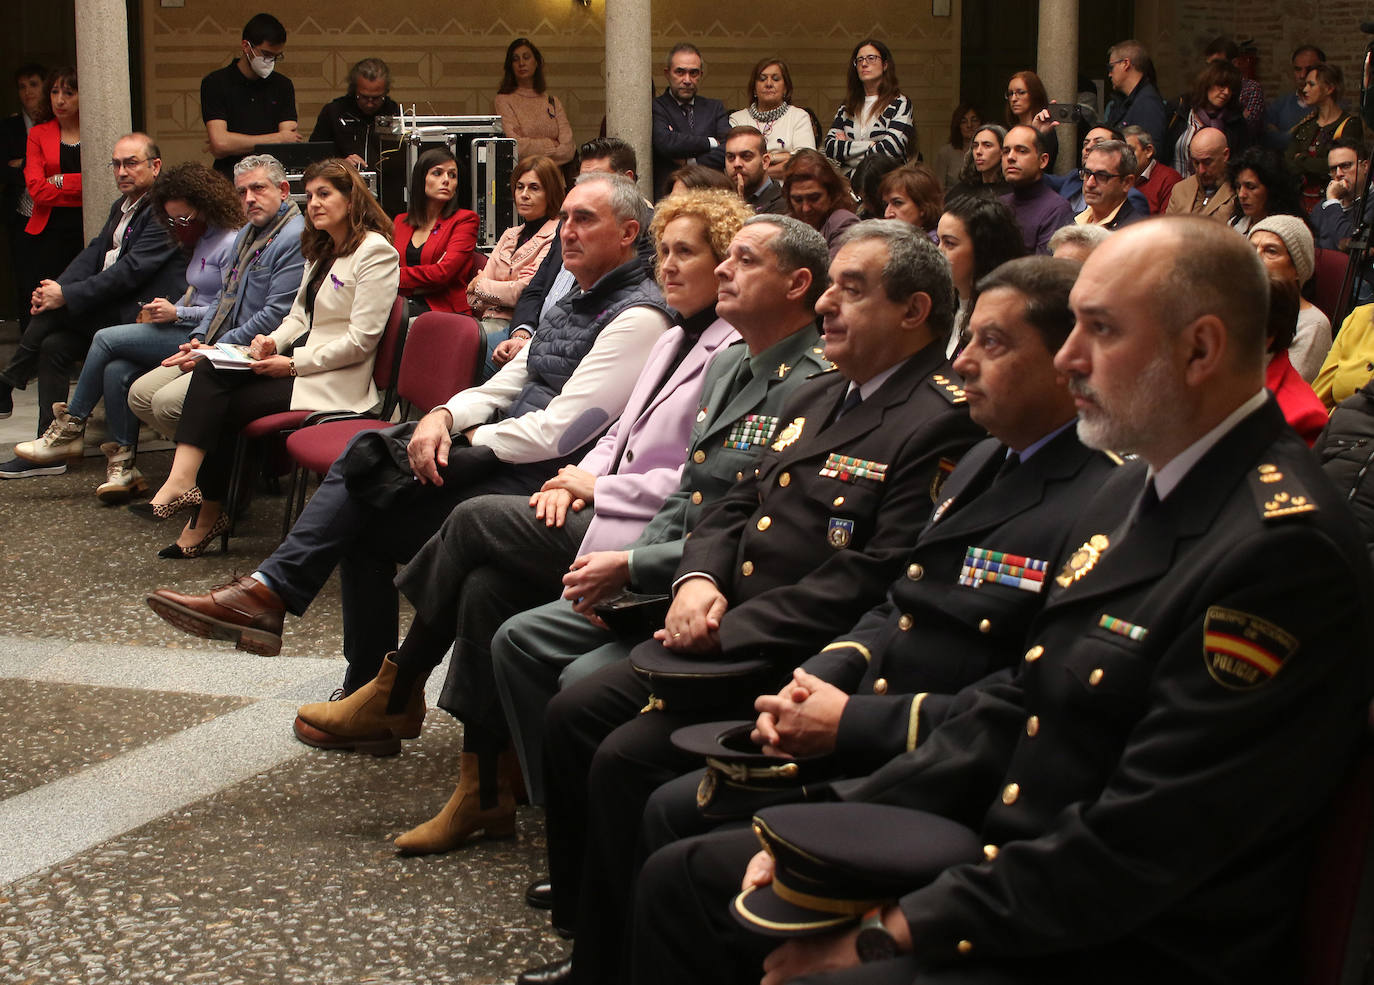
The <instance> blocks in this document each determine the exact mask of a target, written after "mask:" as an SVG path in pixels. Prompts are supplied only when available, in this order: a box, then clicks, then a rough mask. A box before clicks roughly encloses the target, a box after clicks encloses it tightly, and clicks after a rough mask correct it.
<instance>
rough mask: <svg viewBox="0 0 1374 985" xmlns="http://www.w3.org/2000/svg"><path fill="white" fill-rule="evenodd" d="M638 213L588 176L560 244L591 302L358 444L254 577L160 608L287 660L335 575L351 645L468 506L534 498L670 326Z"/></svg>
mask: <svg viewBox="0 0 1374 985" xmlns="http://www.w3.org/2000/svg"><path fill="white" fill-rule="evenodd" d="M640 208H641V203H640V198H639V193H638V191H636V189H635V186H634V184H633V182H631V181H630V180H629V179H627V178H624V177H622V176H620V175H606V174H593V175H583V176H582V177H581V178H580V179H578V183H577V185H576V187H574V188H573V189H572V191H570V192H569V193H568V197H567V199H566V200H565V201H564V203H563V210H562V219H563V226H562V231H561V233H560V235H561V237H562V245H563V262H564V264H565V266H567V268H568V269H569V270H570V271H571V272H572V273H573V275H574V276H575V277H576V279H577V285H578V290H577V291H575V292H573V293H571V294H569V295H568V296H567V297H566V298H564V299H563V300H561V301H560V302H559V303H558V304H557V305H555V306H554V307H553V308H551V309H549V311H547V312H546V313H545V314H544V316H543V318H542V319H541V322H540V330H539V333H538V335H537V336H536V341H535V342H532V343H531V344H530V345H529V346H527V347H526V348H524V349H522V350H521V351H520V352H519V353H518V354H516V356H515V357H514V358H513V359H512V360H511V361H510V362H509V363H508V364H506V365H505V366H504V367H502V369H501V370H500V371H499V372H498V373H497V374H496V375H495V376H493V377H492V378H491V379H490V380H488V381H487V382H486V383H484V384H483V385H482V386H480V387H472V388H470V389H466V390H463V391H461V392H460V393H458V394H456V395H455V396H454V397H453V398H452V399H450V400H449V401H448V402H447V403H446V404H444V405H443V406H442V407H437V408H435V409H434V410H432V411H430V412H429V413H428V414H426V415H425V416H424V417H423V418H421V419H420V421H419V423H418V424H416V425H414V428H413V432H411V430H410V426H409V425H401V426H400V427H399V428H393V429H391V430H390V431H387V432H374V434H380V435H381V436H382V440H385V442H386V443H385V444H384V445H383V446H382V447H378V445H379V444H380V441H379V439H368V436H364V439H366V443H364V440H358V441H355V442H354V444H353V445H351V446H350V448H349V450H348V451H346V452H345V453H344V454H343V455H342V456H340V458H339V460H338V461H337V462H335V464H334V467H333V468H331V469H330V472H329V475H328V476H327V477H326V478H325V481H324V482H323V483H322V484H321V486H320V488H319V490H318V491H316V493H315V495H314V497H313V498H312V499H311V501H310V504H309V506H307V508H306V510H305V512H304V513H302V514H301V516H300V518H299V519H298V520H297V521H296V525H295V527H294V528H293V529H292V531H291V535H290V536H289V537H287V539H286V540H285V541H283V542H282V544H281V546H280V547H278V548H277V550H276V551H275V552H273V554H272V556H271V557H270V558H268V559H267V560H266V561H264V562H263V564H262V565H261V567H260V568H259V569H258V571H256V572H254V574H253V575H247V576H244V577H242V578H240V579H238V580H237V581H236V582H234V583H233V584H232V585H229V586H226V587H224V588H222V589H217V590H215V591H212V592H210V593H207V594H205V595H195V596H190V595H182V594H180V593H178V592H174V591H171V590H167V589H159V590H158V591H157V592H156V593H154V594H153V595H151V596H149V597H148V602H149V605H150V606H152V608H153V609H154V611H156V612H157V613H158V614H159V615H161V616H162V617H163V618H164V619H167V620H168V621H169V622H171V623H172V624H173V625H175V626H177V627H178V628H180V629H183V630H185V631H187V632H190V633H194V634H196V635H201V636H211V637H215V638H217V639H231V640H234V641H235V642H236V643H237V644H238V646H239V648H240V649H247V650H250V651H252V652H261V653H268V654H275V653H277V652H279V651H280V649H281V627H282V622H283V614H284V612H285V611H287V610H289V611H291V612H292V613H294V614H296V615H300V614H302V613H304V612H305V609H306V608H307V607H308V606H309V605H310V603H311V601H313V600H314V598H315V596H316V595H317V594H318V592H319V590H320V589H321V588H322V587H323V586H324V583H325V581H326V580H327V579H328V577H329V575H330V573H331V572H332V571H333V570H334V567H335V566H336V565H337V566H339V567H340V568H341V577H342V581H343V592H344V604H343V608H344V638H345V641H346V644H345V648H346V649H347V642H348V641H349V639H350V635H351V634H350V623H351V621H352V619H353V618H356V615H357V613H359V612H361V611H363V610H365V609H368V608H375V607H376V606H378V605H386V606H389V607H391V608H392V609H393V610H395V608H396V606H397V605H398V599H397V594H396V589H395V586H394V585H393V584H392V578H393V577H394V575H395V567H396V565H397V564H401V563H404V562H406V561H408V560H409V559H410V558H411V557H412V556H413V555H414V553H415V551H416V550H417V549H418V548H419V546H420V545H421V544H423V543H424V542H425V540H426V539H428V538H429V536H430V535H431V534H433V533H434V531H436V530H437V529H438V528H439V526H440V524H441V523H442V522H443V520H444V518H445V517H447V516H448V514H449V512H450V511H451V510H452V509H453V507H454V506H455V505H456V504H457V503H459V502H461V501H462V500H465V499H467V498H469V497H471V496H475V495H480V494H483V493H529V492H530V491H531V490H534V489H537V488H538V487H539V485H540V483H542V482H543V481H544V480H545V479H547V478H548V477H549V476H551V475H553V474H554V473H555V472H556V471H557V470H558V468H559V466H560V465H563V464H565V463H568V462H574V461H576V460H577V459H578V458H579V457H580V456H581V454H582V453H583V452H584V451H586V450H587V449H588V448H590V446H591V443H592V442H594V441H595V440H596V439H597V438H598V437H599V435H600V434H601V432H602V431H604V430H605V429H606V428H607V427H608V426H610V425H611V424H612V423H613V422H614V421H615V420H616V418H617V417H619V415H620V412H621V410H622V409H623V408H624V406H625V402H626V400H627V399H628V398H629V394H630V390H631V388H632V387H633V385H634V382H635V378H636V376H637V375H638V373H639V368H640V367H641V366H642V365H643V363H644V361H645V360H646V359H647V358H648V355H649V350H650V349H651V348H652V347H653V344H654V342H655V341H656V340H657V339H658V337H659V335H661V334H662V333H663V332H664V330H665V329H666V328H667V327H668V316H667V314H666V313H665V310H664V305H663V299H662V296H661V295H660V294H659V293H658V289H657V288H656V287H655V286H654V284H653V282H652V280H650V278H649V276H648V275H647V274H646V273H645V271H644V270H643V268H642V266H641V265H640V264H639V261H638V258H637V257H636V255H635V240H636V237H637V236H638V235H639V220H638V219H637V218H636V217H637V216H638V215H639V210H640ZM407 435H408V441H407V440H406V439H407ZM403 442H404V443H405V447H404V450H402V449H401V447H400V446H401V444H402V443H403ZM402 457H404V460H405V465H404V467H402V466H401V465H399V464H398V463H399V459H400V458H402ZM393 458H394V459H396V461H392V459H393ZM407 478H408V480H409V481H408V482H407V481H405V480H406V479H407ZM398 487H399V488H398ZM350 613H352V614H353V615H350Z"/></svg>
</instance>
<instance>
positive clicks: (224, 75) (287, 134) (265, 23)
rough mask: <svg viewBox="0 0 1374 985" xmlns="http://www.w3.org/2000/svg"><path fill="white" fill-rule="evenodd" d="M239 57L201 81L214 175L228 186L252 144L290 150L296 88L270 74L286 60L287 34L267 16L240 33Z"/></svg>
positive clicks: (294, 136)
mask: <svg viewBox="0 0 1374 985" xmlns="http://www.w3.org/2000/svg"><path fill="white" fill-rule="evenodd" d="M239 45H240V51H239V55H238V57H237V58H235V59H234V60H233V61H232V62H230V63H229V64H228V65H226V66H224V68H220V69H216V70H215V71H213V72H211V73H210V74H209V75H207V76H206V77H205V78H203V79H201V80H200V115H201V117H202V118H203V119H204V120H205V136H206V143H207V144H208V146H209V150H210V153H211V154H213V155H214V157H215V170H216V171H218V172H220V173H221V174H223V175H224V176H225V177H226V178H228V179H229V180H230V181H232V180H233V178H234V165H235V164H237V163H238V162H239V161H240V160H241V159H243V158H244V157H245V156H247V155H248V154H251V153H253V147H254V146H255V145H257V144H294V143H297V142H298V141H300V139H301V135H300V133H299V131H298V130H297V127H296V88H295V86H293V85H292V84H291V80H290V79H288V78H287V77H286V76H284V75H281V74H278V73H277V72H276V71H275V70H276V67H277V63H278V62H280V61H281V60H282V59H283V58H284V57H285V54H284V53H285V51H286V28H285V27H283V26H282V23H281V21H279V20H277V19H276V18H275V17H273V16H272V15H271V14H256V15H254V17H253V18H252V19H251V20H250V21H249V22H248V23H247V24H245V25H244V27H243V40H242V41H240V42H239Z"/></svg>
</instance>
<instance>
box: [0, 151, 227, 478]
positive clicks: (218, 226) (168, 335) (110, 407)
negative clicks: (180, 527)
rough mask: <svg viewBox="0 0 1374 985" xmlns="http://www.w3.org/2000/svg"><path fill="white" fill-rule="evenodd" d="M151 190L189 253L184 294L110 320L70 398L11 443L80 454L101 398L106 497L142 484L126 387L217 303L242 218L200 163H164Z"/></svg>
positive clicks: (223, 184) (156, 216) (53, 454)
mask: <svg viewBox="0 0 1374 985" xmlns="http://www.w3.org/2000/svg"><path fill="white" fill-rule="evenodd" d="M148 195H149V200H150V203H151V204H150V205H149V208H151V209H152V210H153V222H155V223H157V224H158V225H160V226H163V227H164V228H165V229H166V230H167V231H168V233H169V234H170V235H171V236H172V237H173V238H174V239H175V240H176V241H177V242H178V243H179V244H181V248H182V250H183V251H185V252H186V253H187V254H189V258H190V263H189V265H188V266H187V268H186V283H187V285H188V286H187V288H186V293H185V294H184V295H182V296H181V297H180V298H179V299H177V300H175V301H174V300H171V299H169V298H154V299H153V300H151V301H149V302H148V303H147V304H145V305H144V306H143V309H142V310H141V311H140V312H139V314H138V322H137V323H135V324H132V325H111V326H110V327H108V328H102V329H101V330H100V331H98V332H96V333H95V338H93V339H92V340H91V347H90V349H89V350H88V351H87V353H86V362H85V364H84V365H83V366H82V367H81V377H80V379H78V381H77V384H76V392H75V393H73V394H72V399H71V401H70V402H68V403H65V404H61V403H59V404H56V405H55V407H54V415H55V416H54V417H53V422H52V423H51V424H50V425H48V428H47V430H46V431H44V432H43V435H42V436H41V437H40V438H38V439H37V440H36V441H24V442H21V443H20V444H19V445H17V446H16V447H15V449H14V453H15V454H16V455H17V456H19V457H20V458H23V459H25V460H27V461H30V462H34V463H36V464H39V465H52V464H53V463H55V462H61V461H63V460H64V459H68V458H79V457H80V456H81V454H82V451H83V446H84V437H85V432H86V419H87V418H88V417H89V416H90V414H91V411H93V410H94V409H95V405H96V404H97V403H99V402H100V400H101V398H105V421H106V429H107V431H108V433H109V438H110V440H109V441H107V442H105V443H104V444H102V445H101V446H100V449H101V451H103V452H104V453H105V458H106V475H105V481H104V482H103V483H101V484H100V485H99V486H98V487H97V488H96V491H95V492H96V496H97V497H98V498H99V499H100V500H101V501H102V502H107V503H122V502H124V501H125V500H127V499H128V498H129V497H130V496H131V495H133V494H134V493H136V492H142V491H143V490H145V489H146V488H147V483H146V482H145V481H144V479H143V476H142V475H141V474H140V473H139V472H138V470H137V469H136V468H134V466H133V462H134V452H135V446H136V445H137V444H138V419H137V418H136V417H135V416H134V415H133V412H132V411H130V410H129V403H128V398H129V387H130V386H132V385H133V381H134V380H136V379H138V377H139V376H140V375H142V374H143V373H145V372H147V371H148V370H149V369H151V368H152V367H154V366H156V365H157V364H158V363H160V362H161V361H162V360H163V359H165V358H167V357H168V356H170V355H172V354H173V353H174V352H176V351H177V348H178V347H179V346H180V345H181V344H182V343H183V342H186V341H187V340H189V339H190V337H191V336H192V335H193V334H194V333H195V331H196V328H197V326H199V324H200V322H201V320H202V319H203V318H204V317H205V315H206V313H207V312H211V311H213V310H214V306H215V302H216V299H217V298H218V297H219V292H220V290H221V288H222V287H223V285H224V278H225V276H226V275H227V273H228V268H229V266H230V265H231V263H232V260H233V245H234V237H235V236H236V235H238V231H239V229H240V228H241V227H242V226H243V223H244V214H243V205H242V204H241V203H240V201H239V197H238V194H237V193H236V192H235V191H234V186H233V185H231V184H230V183H229V182H228V180H227V179H226V178H224V176H223V175H220V174H219V173H217V172H215V171H212V170H211V169H210V168H207V167H205V166H204V165H203V164H181V165H178V166H177V167H174V168H168V169H167V170H166V171H163V172H162V174H161V176H160V177H159V178H158V181H157V184H155V185H154V186H153V189H152V191H151V192H149V193H148Z"/></svg>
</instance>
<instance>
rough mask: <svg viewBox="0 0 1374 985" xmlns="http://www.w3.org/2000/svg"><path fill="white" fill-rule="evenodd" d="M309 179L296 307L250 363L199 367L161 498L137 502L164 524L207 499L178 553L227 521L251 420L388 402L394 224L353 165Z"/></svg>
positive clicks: (312, 170)
mask: <svg viewBox="0 0 1374 985" xmlns="http://www.w3.org/2000/svg"><path fill="white" fill-rule="evenodd" d="M304 177H305V196H306V206H305V231H304V232H303V233H302V234H301V252H302V253H303V254H304V255H305V260H306V266H305V274H304V277H303V278H302V280H301V287H300V290H299V291H298V292H297V293H296V302H295V304H293V305H292V306H291V311H290V313H289V314H288V315H287V316H286V318H285V319H284V320H283V321H282V323H281V326H280V327H279V328H277V330H276V331H274V332H272V334H270V335H259V336H258V337H257V338H255V339H253V342H252V344H251V345H249V346H248V347H247V352H246V353H244V354H243V355H244V357H245V358H244V365H243V367H242V368H236V369H217V368H216V367H215V366H213V365H211V364H210V362H209V361H208V359H207V360H202V361H201V362H200V364H199V365H197V366H196V368H195V369H194V370H192V373H193V374H194V375H193V377H192V380H191V385H190V388H189V389H188V390H187V392H186V404H185V406H184V407H183V409H182V415H181V422H180V424H179V425H178V426H177V433H176V442H177V448H176V454H175V456H174V457H173V459H172V469H171V472H170V474H169V475H168V476H167V481H166V482H164V483H163V484H162V488H161V489H159V490H158V491H157V492H156V493H155V494H154V495H153V498H152V501H151V502H149V503H140V504H136V505H135V506H132V507H130V509H132V510H134V511H135V512H137V513H139V514H140V515H143V516H146V517H147V518H148V519H155V520H165V519H167V518H168V517H171V516H174V515H175V514H176V513H178V512H180V511H181V510H185V509H192V508H195V507H199V510H198V511H197V514H196V516H195V517H194V518H193V519H192V520H191V522H190V523H189V524H187V526H186V528H185V529H184V530H182V532H181V536H180V537H178V538H177V543H176V545H174V546H175V547H176V548H178V549H179V550H180V551H181V554H180V555H176V556H183V557H185V556H195V555H196V554H199V553H200V552H201V551H202V550H204V548H205V545H207V544H208V543H210V542H211V541H212V540H213V539H214V538H215V537H217V536H218V535H219V534H221V533H223V532H224V530H225V529H227V527H228V523H229V518H228V516H227V515H226V514H225V513H224V512H223V511H222V510H221V508H220V504H221V502H222V501H223V498H224V494H225V492H226V487H227V485H228V480H229V470H230V467H231V465H232V458H233V448H234V440H235V437H236V436H237V434H238V432H239V430H240V429H241V428H242V427H243V425H244V424H247V423H248V422H249V421H252V420H254V419H255V418H258V417H263V416H265V415H267V414H274V413H278V412H280V411H285V410H299V409H308V410H333V409H336V408H337V409H339V410H352V411H363V410H367V409H368V408H369V407H371V406H373V405H374V404H375V403H376V402H377V388H376V387H375V386H374V385H373V383H372V363H373V360H374V359H375V357H376V354H377V343H378V342H379V341H380V340H381V337H382V331H383V330H384V329H385V328H386V322H387V317H388V316H389V314H390V312H391V305H392V302H393V301H395V299H396V287H397V281H398V279H399V274H398V271H399V258H398V257H397V254H396V250H395V248H394V247H392V245H391V220H390V219H388V218H387V215H386V213H385V212H383V211H382V207H381V206H380V205H379V204H377V200H376V199H375V198H373V197H372V195H371V193H369V192H368V190H367V186H366V185H365V184H364V183H363V180H362V178H360V177H359V176H358V172H357V170H355V169H354V168H353V167H352V165H350V164H348V163H346V162H344V161H341V160H338V159H337V158H331V159H329V160H325V161H318V162H316V163H314V164H312V165H310V166H309V167H308V168H306V169H305V176H304ZM307 335H308V338H306V340H305V341H304V342H302V343H301V345H300V346H299V347H298V348H294V349H293V348H292V347H293V346H294V345H295V343H296V342H297V341H298V340H299V339H300V338H301V337H302V336H307ZM171 550H172V549H171V548H168V551H171Z"/></svg>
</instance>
